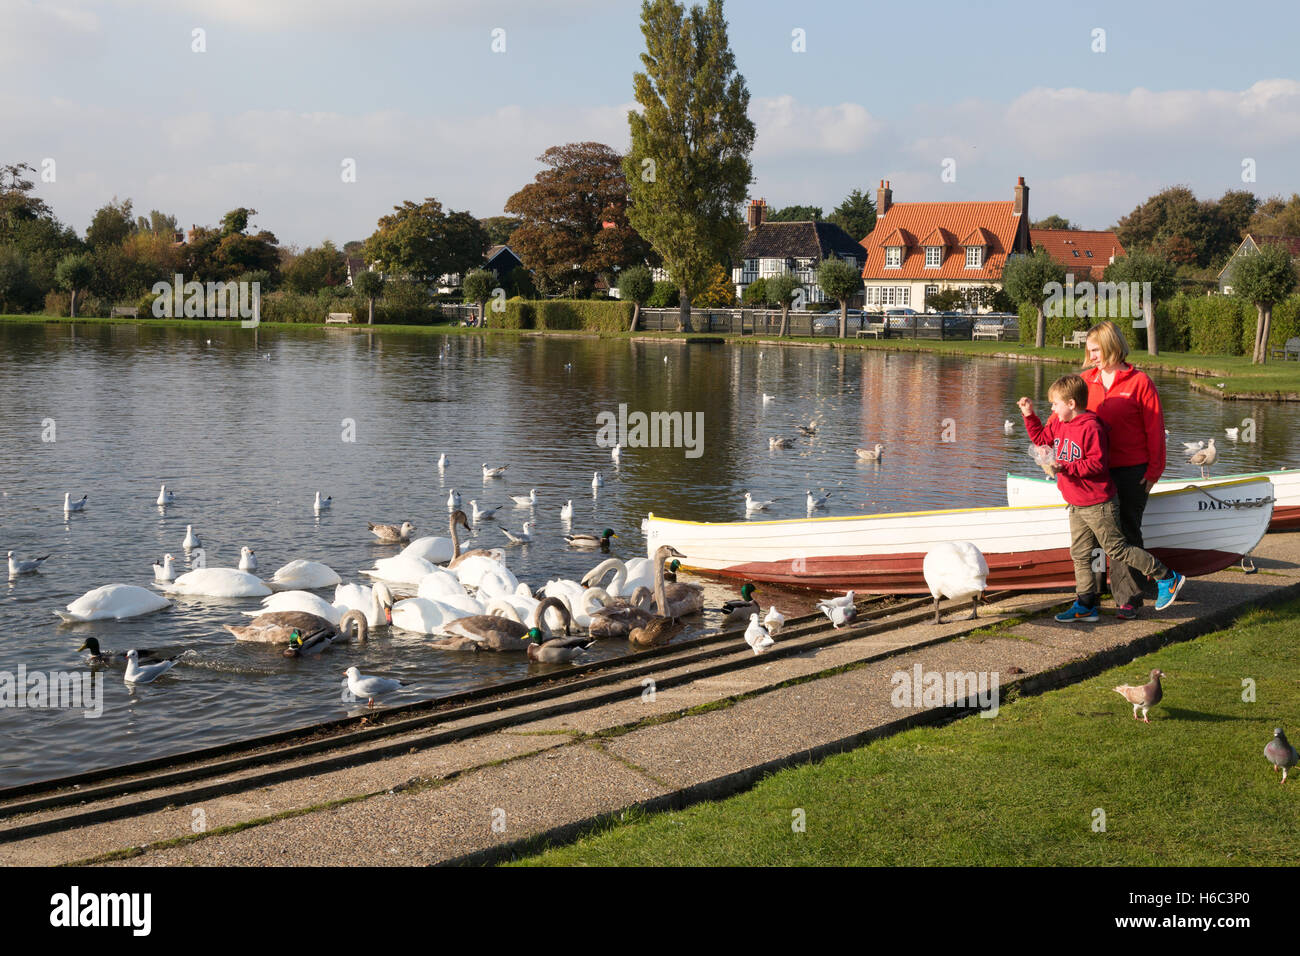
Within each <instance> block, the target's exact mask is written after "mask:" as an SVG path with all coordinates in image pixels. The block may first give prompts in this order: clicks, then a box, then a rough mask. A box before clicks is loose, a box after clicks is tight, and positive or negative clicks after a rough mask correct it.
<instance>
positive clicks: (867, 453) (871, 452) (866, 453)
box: [858, 444, 885, 461]
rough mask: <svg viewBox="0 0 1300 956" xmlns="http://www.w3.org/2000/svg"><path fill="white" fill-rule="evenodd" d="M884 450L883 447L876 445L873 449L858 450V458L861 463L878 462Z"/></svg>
mask: <svg viewBox="0 0 1300 956" xmlns="http://www.w3.org/2000/svg"><path fill="white" fill-rule="evenodd" d="M884 450H885V446H884V445H879V444H878V445H876V447H875V448H859V449H858V457H859V458H861V459H862V460H863V461H880V453H881V452H882V451H884Z"/></svg>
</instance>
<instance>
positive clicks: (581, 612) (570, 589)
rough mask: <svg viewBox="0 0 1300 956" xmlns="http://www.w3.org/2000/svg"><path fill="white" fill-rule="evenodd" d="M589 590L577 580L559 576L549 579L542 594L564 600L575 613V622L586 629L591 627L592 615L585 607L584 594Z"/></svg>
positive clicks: (573, 613)
mask: <svg viewBox="0 0 1300 956" xmlns="http://www.w3.org/2000/svg"><path fill="white" fill-rule="evenodd" d="M586 592H587V588H585V587H583V586H582V585H581V584H579V583H578V582H577V581H572V580H569V579H567V578H557V579H556V580H553V581H547V582H546V587H544V588H542V594H543V596H545V597H548V598H558V599H559V600H561V601H563V602H564V603H565V605H566V606H567V607H568V608H569V612H570V613H571V614H572V615H573V623H574V624H575V625H576V626H578V627H580V628H582V629H583V630H586V629H587V628H589V627H591V615H590V614H589V613H588V612H587V610H586V608H584V607H583V603H582V596H583V595H584V594H585V593H586Z"/></svg>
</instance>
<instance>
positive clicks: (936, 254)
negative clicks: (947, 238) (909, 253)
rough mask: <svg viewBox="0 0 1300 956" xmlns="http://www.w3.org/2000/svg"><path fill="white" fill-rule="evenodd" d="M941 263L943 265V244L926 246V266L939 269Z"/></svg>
mask: <svg viewBox="0 0 1300 956" xmlns="http://www.w3.org/2000/svg"><path fill="white" fill-rule="evenodd" d="M941 265H943V246H926V247H925V267H926V268H927V269H937V268H939V267H940V266H941Z"/></svg>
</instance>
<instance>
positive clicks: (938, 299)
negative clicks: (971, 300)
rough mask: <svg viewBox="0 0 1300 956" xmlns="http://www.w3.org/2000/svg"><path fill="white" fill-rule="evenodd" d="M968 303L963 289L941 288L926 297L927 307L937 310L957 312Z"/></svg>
mask: <svg viewBox="0 0 1300 956" xmlns="http://www.w3.org/2000/svg"><path fill="white" fill-rule="evenodd" d="M965 304H966V296H965V294H964V293H963V292H962V290H961V289H952V288H948V289H940V290H939V291H937V292H931V293H930V294H929V295H927V296H926V297H925V307H926V308H927V309H934V311H936V312H955V311H957V310H958V309H960V308H962V307H963V306H965Z"/></svg>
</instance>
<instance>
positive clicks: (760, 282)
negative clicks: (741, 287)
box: [740, 278, 769, 305]
mask: <svg viewBox="0 0 1300 956" xmlns="http://www.w3.org/2000/svg"><path fill="white" fill-rule="evenodd" d="M768 297H769V296H768V291H767V279H764V278H758V279H755V280H754V281H753V282H751V283H750V284H749V285H747V286H745V291H744V292H742V293H741V295H740V301H741V302H742V303H744V304H745V305H767V303H768Z"/></svg>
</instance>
